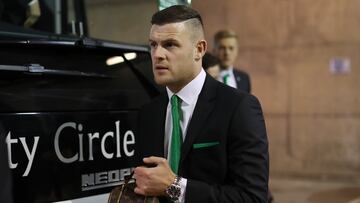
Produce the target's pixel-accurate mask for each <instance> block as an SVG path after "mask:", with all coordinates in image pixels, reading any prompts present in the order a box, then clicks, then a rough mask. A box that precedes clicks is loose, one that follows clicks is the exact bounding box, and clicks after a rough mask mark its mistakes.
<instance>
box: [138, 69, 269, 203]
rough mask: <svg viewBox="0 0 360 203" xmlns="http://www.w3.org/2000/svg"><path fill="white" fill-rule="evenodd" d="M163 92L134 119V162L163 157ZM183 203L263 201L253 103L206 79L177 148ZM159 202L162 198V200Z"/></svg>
mask: <svg viewBox="0 0 360 203" xmlns="http://www.w3.org/2000/svg"><path fill="white" fill-rule="evenodd" d="M167 105H168V96H167V94H166V93H165V94H162V95H160V96H159V97H157V98H156V99H155V100H153V101H152V102H151V103H149V104H147V105H145V106H144V107H143V108H142V109H141V111H140V115H139V128H138V130H139V131H138V136H137V140H136V142H137V144H138V146H137V152H136V153H138V156H139V158H142V157H147V156H160V157H164V127H165V117H166V108H167ZM179 175H180V176H182V177H184V178H187V179H188V182H187V188H186V193H185V203H218V202H237V203H241V202H244V203H252V202H266V201H267V184H268V143H267V137H266V130H265V123H264V119H263V115H262V110H261V107H260V104H259V102H258V100H257V99H256V98H255V97H254V96H251V95H248V94H245V93H242V92H238V91H236V90H235V89H233V88H230V87H228V86H226V85H224V84H222V83H220V82H218V81H216V80H215V79H213V78H211V76H209V75H207V76H206V80H205V83H204V86H203V89H202V90H201V93H200V95H199V98H198V101H197V104H196V107H195V110H194V112H193V116H192V118H191V121H190V123H189V126H188V131H187V134H186V138H185V141H184V143H183V145H182V152H181V160H180V167H179ZM163 201H165V200H163Z"/></svg>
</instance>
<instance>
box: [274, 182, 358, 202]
mask: <svg viewBox="0 0 360 203" xmlns="http://www.w3.org/2000/svg"><path fill="white" fill-rule="evenodd" d="M270 190H271V192H272V193H273V196H274V201H273V203H360V181H336V182H335V181H323V180H308V179H299V178H296V179H293V178H272V179H271V180H270Z"/></svg>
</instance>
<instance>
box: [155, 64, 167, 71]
mask: <svg viewBox="0 0 360 203" xmlns="http://www.w3.org/2000/svg"><path fill="white" fill-rule="evenodd" d="M155 70H159V71H162V70H169V68H168V67H166V66H163V65H155Z"/></svg>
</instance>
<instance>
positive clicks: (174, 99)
mask: <svg viewBox="0 0 360 203" xmlns="http://www.w3.org/2000/svg"><path fill="white" fill-rule="evenodd" d="M179 103H180V98H179V97H178V96H177V95H175V94H174V95H173V96H172V97H171V106H173V107H175V108H178V106H179Z"/></svg>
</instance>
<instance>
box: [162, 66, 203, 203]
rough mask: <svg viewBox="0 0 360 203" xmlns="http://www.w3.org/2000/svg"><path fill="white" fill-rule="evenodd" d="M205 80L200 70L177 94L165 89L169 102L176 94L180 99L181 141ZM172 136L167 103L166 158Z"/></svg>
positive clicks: (182, 187)
mask: <svg viewBox="0 0 360 203" xmlns="http://www.w3.org/2000/svg"><path fill="white" fill-rule="evenodd" d="M205 78H206V73H205V71H204V70H203V69H201V71H200V73H199V74H198V75H197V76H196V77H195V78H194V79H193V80H192V81H191V82H189V83H188V84H187V85H186V86H185V87H183V88H182V89H181V90H180V91H179V92H177V93H174V92H172V91H171V90H170V89H169V88H167V87H166V91H167V94H168V97H169V101H170V100H171V97H172V96H173V95H174V94H176V95H177V96H178V97H179V98H180V99H181V110H182V115H183V116H182V120H180V126H181V132H182V138H183V141H184V140H185V136H186V133H187V130H188V124H189V122H190V120H191V117H192V114H193V112H194V109H195V105H196V102H197V100H198V97H199V94H200V92H201V89H202V88H203V86H204V82H205ZM171 135H172V116H171V103H170V102H169V103H168V106H167V110H166V120H165V139H164V140H165V143H164V149H165V150H164V151H165V155H166V157H169V154H170V144H169V143H170V140H171ZM186 184H187V180H186V179H185V178H182V180H181V181H180V186H181V195H180V199H179V200H180V202H184V201H185V189H186Z"/></svg>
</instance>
